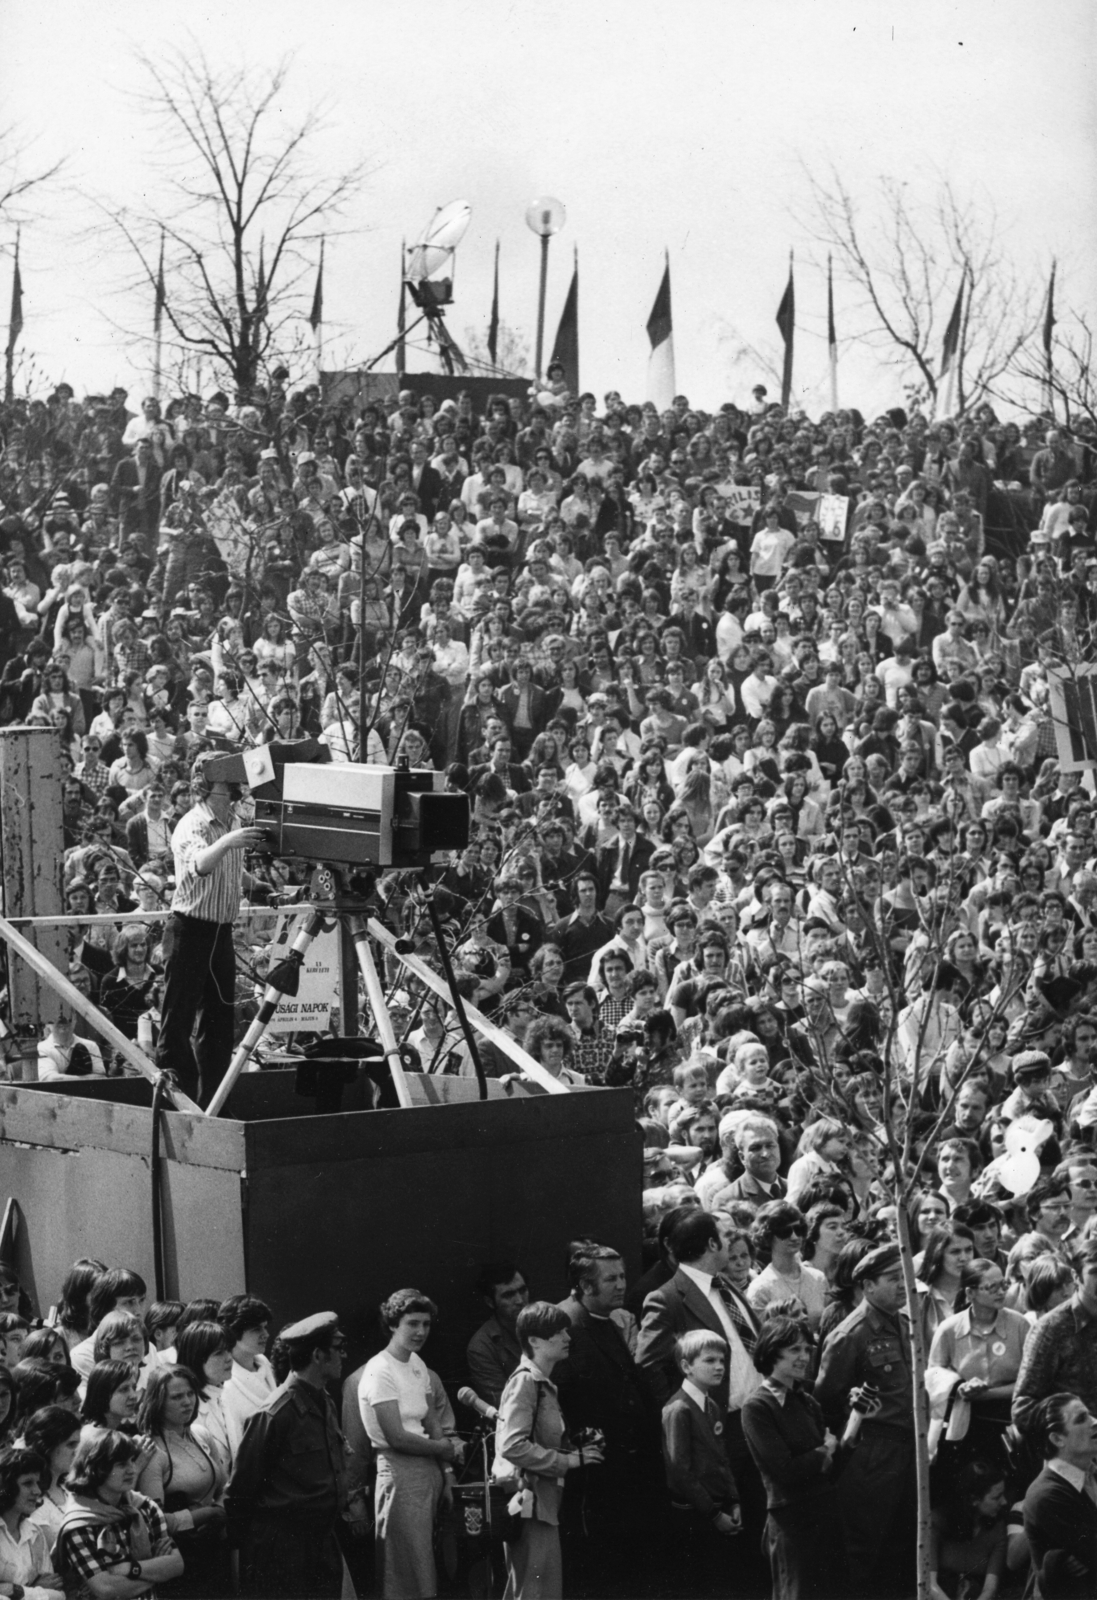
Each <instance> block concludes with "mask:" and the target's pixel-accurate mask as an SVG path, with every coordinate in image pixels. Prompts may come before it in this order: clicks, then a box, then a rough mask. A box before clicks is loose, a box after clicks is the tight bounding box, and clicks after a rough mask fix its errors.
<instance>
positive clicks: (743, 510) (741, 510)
mask: <svg viewBox="0 0 1097 1600" xmlns="http://www.w3.org/2000/svg"><path fill="white" fill-rule="evenodd" d="M720 494H721V495H722V496H723V499H724V507H725V510H726V512H727V518H728V521H729V522H737V523H741V524H742V525H743V526H744V527H748V528H749V526H750V524H751V523H752V522H753V520H754V513H755V512H756V511H757V510H758V508H759V506H760V505H761V504H762V491H761V489H759V488H758V487H757V485H755V484H751V483H730V484H727V485H724V486H722V487H721V489H720Z"/></svg>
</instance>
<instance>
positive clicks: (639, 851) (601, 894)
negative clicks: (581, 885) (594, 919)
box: [594, 835, 655, 904]
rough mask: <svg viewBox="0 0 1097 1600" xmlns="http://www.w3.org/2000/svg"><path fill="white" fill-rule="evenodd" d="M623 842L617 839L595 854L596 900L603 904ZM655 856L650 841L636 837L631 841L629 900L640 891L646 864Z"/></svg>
mask: <svg viewBox="0 0 1097 1600" xmlns="http://www.w3.org/2000/svg"><path fill="white" fill-rule="evenodd" d="M623 843H624V841H623V840H622V839H620V838H618V839H617V840H616V841H615V842H614V843H613V844H611V845H606V846H605V847H604V848H603V849H601V850H599V851H597V852H596V855H595V859H594V871H595V874H596V876H597V878H598V898H599V902H600V903H602V904H604V903H605V898H606V895H607V894H608V893H609V887H610V884H611V883H612V882H613V880H614V877H615V876H616V873H617V863H618V861H619V859H620V856H621V847H622V845H623ZM654 854H655V846H654V845H653V844H652V842H651V840H650V839H642V838H640V837H639V835H637V837H636V838H635V839H633V841H632V855H631V857H630V859H629V866H628V895H629V899H630V900H635V899H636V896H637V894H638V893H639V891H640V878H641V875H642V874H643V873H645V872H646V871H647V869H648V864H649V862H650V861H651V858H652V856H653V855H654Z"/></svg>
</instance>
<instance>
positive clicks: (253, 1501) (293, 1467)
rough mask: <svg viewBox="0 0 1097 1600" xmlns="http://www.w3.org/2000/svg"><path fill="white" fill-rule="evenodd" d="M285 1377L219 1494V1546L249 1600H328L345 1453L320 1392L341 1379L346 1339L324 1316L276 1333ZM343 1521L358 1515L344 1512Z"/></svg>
mask: <svg viewBox="0 0 1097 1600" xmlns="http://www.w3.org/2000/svg"><path fill="white" fill-rule="evenodd" d="M279 1337H280V1338H281V1339H282V1341H283V1343H284V1344H285V1346H286V1348H287V1350H288V1352H289V1362H290V1367H291V1369H292V1370H291V1372H290V1375H289V1377H288V1378H287V1379H286V1381H285V1383H283V1384H281V1385H280V1386H279V1388H277V1389H276V1390H275V1391H274V1394H273V1395H272V1396H271V1398H270V1400H269V1401H268V1402H267V1404H266V1405H265V1406H264V1407H263V1409H262V1410H261V1411H257V1412H255V1414H254V1415H253V1416H251V1417H249V1418H248V1421H247V1424H246V1426H245V1428H244V1437H243V1439H242V1440H241V1442H240V1449H239V1452H238V1454H237V1457H236V1465H235V1467H234V1469H233V1474H232V1478H231V1480H230V1482H229V1486H228V1494H227V1497H226V1511H227V1513H228V1530H229V1542H230V1544H231V1545H232V1546H233V1548H235V1549H239V1551H240V1571H241V1581H242V1586H243V1592H244V1593H245V1594H246V1595H251V1596H254V1597H255V1600H260V1597H261V1600H329V1597H330V1600H338V1596H339V1594H340V1592H341V1589H342V1581H343V1558H342V1554H341V1552H340V1549H339V1544H338V1541H337V1539H336V1536H335V1528H336V1523H337V1521H338V1518H339V1517H340V1516H341V1515H342V1514H343V1513H344V1512H345V1511H346V1510H347V1504H346V1488H345V1472H346V1447H345V1445H344V1442H343V1435H342V1433H341V1432H340V1431H339V1424H338V1421H337V1419H336V1411H335V1406H334V1404H333V1402H332V1400H331V1399H330V1397H329V1396H328V1394H327V1392H326V1388H325V1385H327V1384H328V1383H333V1382H336V1381H337V1380H338V1379H339V1378H340V1377H341V1375H342V1371H343V1352H344V1351H345V1350H346V1340H345V1339H344V1338H343V1335H342V1334H341V1333H340V1331H339V1318H338V1315H337V1313H336V1312H334V1311H318V1312H317V1313H316V1315H315V1316H312V1317H305V1318H304V1319H303V1321H301V1322H294V1323H291V1325H290V1326H289V1327H288V1328H283V1330H282V1332H281V1334H280V1335H279ZM351 1512H352V1515H357V1516H359V1517H361V1516H363V1515H365V1508H364V1507H352V1508H351Z"/></svg>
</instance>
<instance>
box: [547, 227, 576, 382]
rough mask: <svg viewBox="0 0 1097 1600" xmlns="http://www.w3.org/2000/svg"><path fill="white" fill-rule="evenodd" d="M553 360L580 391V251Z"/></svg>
mask: <svg viewBox="0 0 1097 1600" xmlns="http://www.w3.org/2000/svg"><path fill="white" fill-rule="evenodd" d="M552 359H553V361H560V362H562V363H563V367H564V382H565V383H566V384H567V386H568V388H569V389H570V390H571V392H572V394H578V393H579V252H578V250H576V252H575V270H574V271H573V272H572V275H571V287H570V289H569V290H568V297H567V299H566V300H565V301H564V309H563V311H562V312H561V314H560V326H559V327H558V328H557V330H556V343H555V344H554V345H553V347H552Z"/></svg>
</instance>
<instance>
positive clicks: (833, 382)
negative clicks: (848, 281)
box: [827, 256, 838, 411]
mask: <svg viewBox="0 0 1097 1600" xmlns="http://www.w3.org/2000/svg"><path fill="white" fill-rule="evenodd" d="M827 359H828V362H829V365H830V409H831V410H832V411H837V409H838V335H837V334H836V333H835V331H834V271H833V269H832V267H831V263H830V257H829V256H827Z"/></svg>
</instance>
